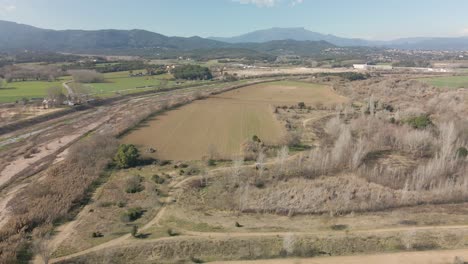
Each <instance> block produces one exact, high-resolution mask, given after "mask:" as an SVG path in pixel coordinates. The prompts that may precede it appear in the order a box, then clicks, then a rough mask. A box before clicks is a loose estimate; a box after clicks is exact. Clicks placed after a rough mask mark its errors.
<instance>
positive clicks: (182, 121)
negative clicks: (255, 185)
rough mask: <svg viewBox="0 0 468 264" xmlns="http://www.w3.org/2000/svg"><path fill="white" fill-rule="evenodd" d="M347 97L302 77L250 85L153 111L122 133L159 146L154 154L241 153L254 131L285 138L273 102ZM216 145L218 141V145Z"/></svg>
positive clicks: (270, 140) (269, 138)
mask: <svg viewBox="0 0 468 264" xmlns="http://www.w3.org/2000/svg"><path fill="white" fill-rule="evenodd" d="M344 100H345V99H344V98H342V97H340V96H339V95H337V94H335V93H334V92H333V91H332V90H331V89H330V88H329V87H326V86H321V85H317V84H311V83H302V82H276V83H268V84H260V85H254V86H249V87H245V88H241V89H237V90H233V91H230V92H226V93H223V94H220V95H217V96H213V97H210V98H208V99H206V100H199V101H196V102H194V103H192V104H190V105H186V106H183V107H181V108H178V109H175V110H172V111H170V112H167V113H165V114H163V115H160V116H157V117H154V118H152V119H150V120H148V121H147V122H146V123H144V124H142V125H141V126H140V127H139V128H137V129H135V130H134V131H132V132H131V133H130V134H128V135H126V136H125V137H124V138H123V141H124V142H125V143H133V144H136V145H138V146H139V147H140V148H141V149H142V150H144V149H145V148H148V147H152V148H155V149H156V150H157V152H156V153H155V154H152V156H153V157H155V158H160V159H170V160H194V159H195V160H196V159H202V158H203V157H205V158H206V157H208V156H209V155H210V153H215V154H216V155H215V156H216V158H231V157H232V156H233V155H238V154H239V151H240V146H241V144H242V143H243V142H244V141H245V140H246V139H248V138H251V137H252V136H253V135H257V136H259V137H260V138H261V139H262V140H263V141H264V142H266V143H267V144H280V142H281V139H282V137H283V135H284V133H285V130H284V128H283V126H282V124H281V123H280V122H279V121H278V120H277V119H276V117H275V116H274V114H273V107H272V106H274V105H285V104H286V105H296V104H297V103H298V102H306V104H313V103H324V104H327V103H337V102H344ZM213 146H216V147H213Z"/></svg>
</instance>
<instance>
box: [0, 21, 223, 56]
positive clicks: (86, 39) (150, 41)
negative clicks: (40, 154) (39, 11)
mask: <svg viewBox="0 0 468 264" xmlns="http://www.w3.org/2000/svg"><path fill="white" fill-rule="evenodd" d="M0 36H2V37H1V38H0V49H1V50H2V51H22V50H42V51H60V52H73V53H94V52H99V53H133V54H135V53H136V54H137V53H142V52H145V53H147V52H148V51H151V52H155V53H157V52H164V51H170V50H182V51H183V50H193V49H202V48H207V49H211V48H221V47H225V46H226V44H225V43H222V42H218V41H214V40H209V39H203V38H200V37H190V38H182V37H167V36H164V35H161V34H158V33H154V32H149V31H145V30H137V29H135V30H113V29H109V30H94V31H85V30H49V29H41V28H36V27H32V26H28V25H23V24H17V23H13V22H8V21H0Z"/></svg>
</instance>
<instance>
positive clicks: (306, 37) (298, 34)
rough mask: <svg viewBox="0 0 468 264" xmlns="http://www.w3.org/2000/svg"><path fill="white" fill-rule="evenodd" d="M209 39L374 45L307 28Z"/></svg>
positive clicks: (264, 31) (263, 31)
mask: <svg viewBox="0 0 468 264" xmlns="http://www.w3.org/2000/svg"><path fill="white" fill-rule="evenodd" d="M209 39H212V40H217V41H223V42H228V43H245V42H253V43H263V42H268V41H274V40H286V39H291V40H297V41H327V42H330V43H332V44H334V45H337V46H369V45H371V44H372V43H371V42H370V41H367V40H363V39H355V38H341V37H337V36H334V35H329V34H328V35H326V34H321V33H317V32H312V31H310V30H307V29H305V28H300V27H298V28H271V29H265V30H257V31H253V32H250V33H247V34H243V35H240V36H235V37H230V38H220V37H210V38H209Z"/></svg>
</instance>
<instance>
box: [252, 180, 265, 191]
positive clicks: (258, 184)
mask: <svg viewBox="0 0 468 264" xmlns="http://www.w3.org/2000/svg"><path fill="white" fill-rule="evenodd" d="M254 185H255V187H257V188H259V189H261V188H263V187H265V181H264V180H262V179H258V178H257V179H255V182H254Z"/></svg>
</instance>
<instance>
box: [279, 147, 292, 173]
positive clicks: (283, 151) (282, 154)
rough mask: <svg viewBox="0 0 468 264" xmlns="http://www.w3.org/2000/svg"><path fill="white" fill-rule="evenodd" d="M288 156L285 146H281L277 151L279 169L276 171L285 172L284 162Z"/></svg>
mask: <svg viewBox="0 0 468 264" xmlns="http://www.w3.org/2000/svg"><path fill="white" fill-rule="evenodd" d="M288 156H289V149H288V147H286V146H283V147H282V148H281V149H280V150H279V151H278V153H277V157H276V160H277V162H278V166H279V170H278V173H280V174H284V172H285V163H286V160H287V159H288Z"/></svg>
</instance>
